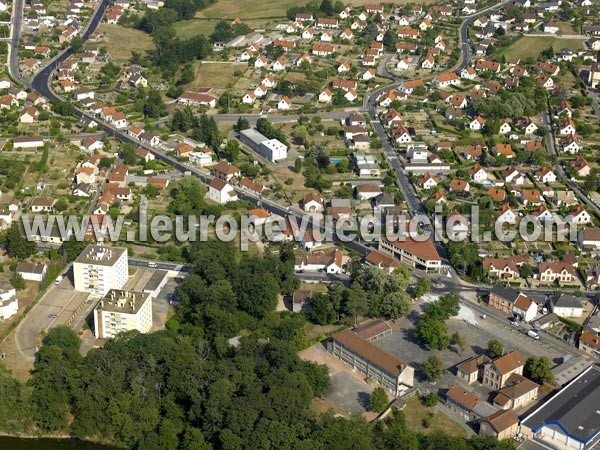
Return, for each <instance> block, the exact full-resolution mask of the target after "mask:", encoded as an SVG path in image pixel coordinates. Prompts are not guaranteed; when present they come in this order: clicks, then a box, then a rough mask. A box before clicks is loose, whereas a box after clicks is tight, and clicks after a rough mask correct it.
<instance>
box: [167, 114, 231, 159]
mask: <svg viewBox="0 0 600 450" xmlns="http://www.w3.org/2000/svg"><path fill="white" fill-rule="evenodd" d="M189 130H192V139H195V140H197V141H200V142H204V143H206V145H208V146H209V147H210V148H212V149H214V150H215V151H218V150H219V147H220V146H221V143H222V142H223V138H222V136H221V133H220V132H219V127H218V125H217V122H216V121H215V119H214V118H213V117H209V116H207V115H206V114H202V115H201V116H200V118H197V117H196V116H194V113H193V112H192V110H191V108H189V107H185V108H184V109H178V110H176V111H175V112H174V113H173V117H172V119H171V131H183V132H186V131H189Z"/></svg>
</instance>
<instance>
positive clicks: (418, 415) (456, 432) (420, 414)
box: [403, 396, 467, 437]
mask: <svg viewBox="0 0 600 450" xmlns="http://www.w3.org/2000/svg"><path fill="white" fill-rule="evenodd" d="M403 411H404V414H406V424H407V425H408V429H409V430H412V431H417V432H419V433H424V434H429V433H431V432H433V431H443V432H444V433H447V434H450V435H452V436H463V437H466V435H467V432H466V431H465V429H464V428H463V427H461V426H460V425H459V424H458V423H456V422H455V421H454V420H452V419H451V418H450V417H448V416H447V415H445V414H444V413H443V412H440V411H437V410H436V409H435V408H427V407H426V406H424V405H423V403H421V400H420V399H419V397H418V396H414V397H411V398H409V399H408V401H407V402H406V408H404V410H403ZM431 413H434V416H433V419H432V420H431V425H430V426H429V428H425V427H424V426H423V419H425V418H426V417H428V416H429V414H431Z"/></svg>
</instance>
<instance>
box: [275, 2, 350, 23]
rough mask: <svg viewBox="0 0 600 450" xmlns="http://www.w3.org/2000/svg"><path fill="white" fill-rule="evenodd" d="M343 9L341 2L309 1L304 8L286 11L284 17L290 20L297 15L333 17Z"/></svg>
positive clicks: (296, 7)
mask: <svg viewBox="0 0 600 450" xmlns="http://www.w3.org/2000/svg"><path fill="white" fill-rule="evenodd" d="M344 8H345V6H344V3H343V2H341V1H336V2H335V3H332V2H331V0H322V1H321V2H318V1H311V2H309V3H308V4H307V5H305V6H294V7H292V8H290V9H288V10H287V12H286V15H287V17H288V19H290V20H294V19H295V18H296V14H297V13H310V14H312V15H313V17H333V16H335V15H337V14H339V13H340V12H341V11H343V10H344Z"/></svg>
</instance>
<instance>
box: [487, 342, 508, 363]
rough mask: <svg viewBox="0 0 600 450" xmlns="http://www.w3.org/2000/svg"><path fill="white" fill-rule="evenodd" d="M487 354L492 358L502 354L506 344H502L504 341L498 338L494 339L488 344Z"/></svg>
mask: <svg viewBox="0 0 600 450" xmlns="http://www.w3.org/2000/svg"><path fill="white" fill-rule="evenodd" d="M487 354H488V356H489V357H490V358H492V359H494V358H497V357H498V356H502V355H503V354H504V346H503V345H502V342H500V341H499V340H498V339H492V340H491V341H489V342H488V345H487Z"/></svg>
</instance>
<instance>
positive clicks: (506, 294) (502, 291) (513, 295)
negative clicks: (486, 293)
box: [490, 283, 519, 302]
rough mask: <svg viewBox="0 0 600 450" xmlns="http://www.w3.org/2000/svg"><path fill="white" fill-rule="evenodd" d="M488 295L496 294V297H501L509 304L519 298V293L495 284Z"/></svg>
mask: <svg viewBox="0 0 600 450" xmlns="http://www.w3.org/2000/svg"><path fill="white" fill-rule="evenodd" d="M490 294H496V295H497V296H499V297H502V298H504V299H506V300H508V301H510V302H514V301H515V300H516V299H517V297H518V296H519V291H517V290H516V289H513V288H511V287H510V286H507V285H504V284H502V283H497V284H495V285H494V287H492V290H491V291H490Z"/></svg>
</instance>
